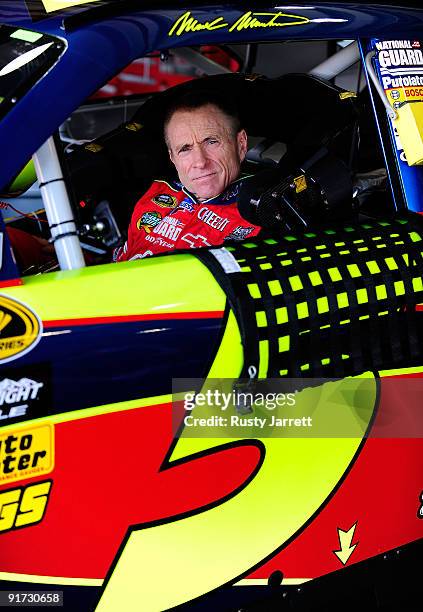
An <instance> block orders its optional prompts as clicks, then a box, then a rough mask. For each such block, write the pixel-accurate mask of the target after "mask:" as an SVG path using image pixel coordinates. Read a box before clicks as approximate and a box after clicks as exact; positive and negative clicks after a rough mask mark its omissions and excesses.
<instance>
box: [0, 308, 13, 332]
mask: <svg viewBox="0 0 423 612" xmlns="http://www.w3.org/2000/svg"><path fill="white" fill-rule="evenodd" d="M11 320H12V317H11V316H10V314H7V313H5V312H4V311H3V310H0V334H1V332H2V331H3V330H4V328H5V327H7V326H8V325H9V323H10V321H11Z"/></svg>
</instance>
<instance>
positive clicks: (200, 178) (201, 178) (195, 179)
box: [192, 172, 216, 181]
mask: <svg viewBox="0 0 423 612" xmlns="http://www.w3.org/2000/svg"><path fill="white" fill-rule="evenodd" d="M215 174H216V172H210V173H209V174H202V175H201V176H196V177H195V178H194V179H192V180H193V181H201V180H203V179H208V178H210V177H211V176H214V175H215Z"/></svg>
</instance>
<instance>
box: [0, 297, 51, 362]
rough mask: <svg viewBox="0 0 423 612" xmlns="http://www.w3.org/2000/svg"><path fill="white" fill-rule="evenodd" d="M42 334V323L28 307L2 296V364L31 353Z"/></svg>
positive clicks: (0, 340)
mask: <svg viewBox="0 0 423 612" xmlns="http://www.w3.org/2000/svg"><path fill="white" fill-rule="evenodd" d="M41 332H42V324H41V321H40V319H39V318H38V316H37V315H36V314H35V313H34V312H33V311H32V310H31V309H30V308H29V307H28V306H26V305H25V304H23V303H22V302H18V301H17V300H15V299H12V298H10V297H7V296H5V295H0V364H3V363H6V362H7V361H12V360H13V359H17V358H18V357H21V356H22V355H24V354H25V353H28V352H29V351H31V350H32V349H33V348H34V347H35V346H36V344H37V343H38V342H39V340H40V338H41Z"/></svg>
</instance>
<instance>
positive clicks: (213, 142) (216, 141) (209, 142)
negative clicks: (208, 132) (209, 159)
mask: <svg viewBox="0 0 423 612" xmlns="http://www.w3.org/2000/svg"><path fill="white" fill-rule="evenodd" d="M218 142H219V141H218V140H217V139H216V138H208V139H207V144H217V143H218Z"/></svg>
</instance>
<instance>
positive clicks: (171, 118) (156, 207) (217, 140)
mask: <svg viewBox="0 0 423 612" xmlns="http://www.w3.org/2000/svg"><path fill="white" fill-rule="evenodd" d="M164 137H165V141H166V145H167V149H168V153H169V157H170V160H171V161H172V163H173V165H174V166H175V168H176V171H177V173H178V177H179V180H176V181H173V182H166V181H162V180H155V181H154V182H153V184H152V185H151V187H150V188H149V189H148V191H147V192H146V193H145V194H144V195H143V196H142V197H141V199H140V200H139V201H138V202H137V204H136V205H135V209H134V212H133V214H132V219H131V222H130V225H129V229H128V240H127V241H126V243H125V245H124V246H123V247H120V248H119V249H117V250H116V251H115V256H114V259H115V260H116V261H128V260H132V259H140V258H143V257H147V256H149V255H156V254H158V253H165V252H169V251H172V250H174V249H187V248H198V247H204V246H212V245H221V244H222V243H223V242H224V241H225V240H244V239H245V238H247V237H249V238H251V237H253V236H256V235H257V234H258V233H259V231H260V229H261V228H260V227H259V226H258V225H252V224H251V223H250V222H248V221H246V220H245V219H243V218H242V217H241V215H240V213H239V210H238V206H237V198H238V194H239V190H240V185H241V181H242V178H241V177H240V166H241V162H242V161H243V160H244V158H245V154H246V152H247V134H246V132H245V130H244V129H242V127H241V124H240V120H239V117H238V115H237V113H236V111H235V110H234V109H233V108H232V107H231V105H230V104H229V103H228V102H227V101H223V100H222V99H220V97H217V96H216V95H211V94H206V93H204V92H196V93H190V94H186V95H184V96H183V97H181V98H180V99H179V100H178V101H176V102H175V103H174V104H173V105H172V106H171V108H170V109H169V110H168V112H167V115H166V118H165V122H164Z"/></svg>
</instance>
